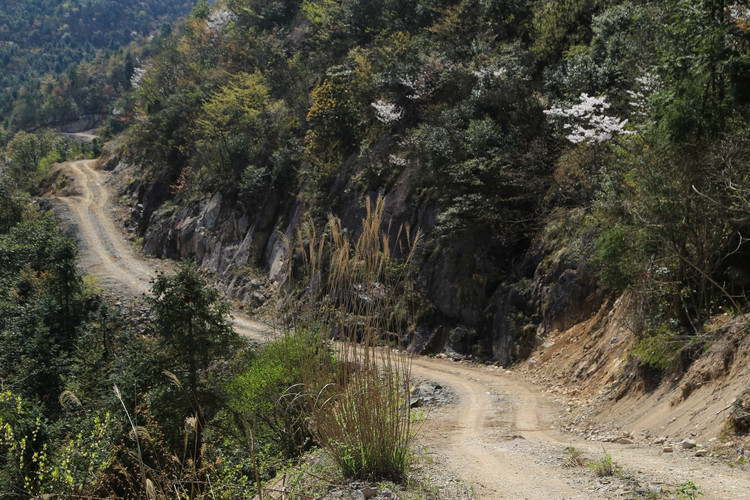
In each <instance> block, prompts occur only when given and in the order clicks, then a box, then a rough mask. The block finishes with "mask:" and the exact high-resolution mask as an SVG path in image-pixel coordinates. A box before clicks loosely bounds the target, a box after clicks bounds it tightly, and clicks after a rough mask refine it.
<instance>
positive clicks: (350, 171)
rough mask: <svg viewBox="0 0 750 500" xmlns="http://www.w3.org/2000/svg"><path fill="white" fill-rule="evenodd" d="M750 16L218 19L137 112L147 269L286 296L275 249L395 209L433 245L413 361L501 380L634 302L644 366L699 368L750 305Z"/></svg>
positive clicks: (387, 1) (645, 13)
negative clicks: (706, 342) (628, 295)
mask: <svg viewBox="0 0 750 500" xmlns="http://www.w3.org/2000/svg"><path fill="white" fill-rule="evenodd" d="M749 15H750V11H748V9H747V7H746V6H745V4H744V2H723V1H718V0H716V1H715V0H680V1H677V0H675V1H669V2H648V1H638V2H636V1H632V2H630V1H606V2H605V1H597V0H587V1H583V0H582V1H539V2H504V1H491V0H462V1H448V0H445V1H439V2H421V1H396V0H382V1H376V2H372V1H366V2H365V1H355V0H351V1H348V0H347V1H342V2H329V1H303V2H295V1H287V2H258V1H250V0H247V1H240V0H234V1H228V2H225V3H222V4H220V5H219V6H218V7H217V8H216V9H215V10H213V11H211V12H209V11H205V12H203V13H201V14H194V15H193V17H192V18H191V20H190V21H189V22H188V23H187V25H186V26H185V27H184V28H183V29H182V30H181V31H179V32H175V33H174V34H173V35H172V36H171V37H170V38H169V39H168V40H166V41H165V42H164V44H163V47H162V49H161V50H160V51H159V52H158V53H157V54H155V55H154V57H153V58H151V59H150V60H149V62H148V65H147V70H146V73H145V74H144V76H143V78H142V79H141V81H140V83H139V88H138V89H136V91H135V92H136V95H137V108H138V113H140V119H139V123H138V124H137V125H136V126H135V127H134V128H133V129H132V131H131V132H130V138H131V139H130V142H129V146H128V153H127V154H128V155H130V156H131V157H132V159H133V160H134V161H136V162H137V163H139V164H141V165H143V166H144V167H145V170H144V182H143V183H141V184H140V185H139V186H136V187H137V189H138V192H137V195H138V196H139V201H140V202H141V203H142V205H143V213H142V214H140V215H141V218H140V219H139V221H138V223H139V225H140V229H141V231H143V232H144V236H145V249H146V250H147V251H148V252H150V253H155V254H157V255H168V256H179V257H192V258H197V259H198V261H199V262H202V263H203V265H204V266H205V267H208V268H210V269H212V270H214V271H217V272H219V273H226V272H228V273H230V274H231V273H232V272H235V271H236V269H238V268H240V267H241V266H243V265H245V264H249V265H256V266H261V267H266V269H268V268H270V269H271V275H272V276H271V277H272V278H274V279H283V277H280V276H278V273H276V272H275V271H276V270H277V268H278V266H277V265H276V264H277V260H278V258H279V253H280V250H279V246H278V239H277V238H276V236H275V231H276V230H281V231H284V232H286V234H287V236H292V237H293V236H294V234H295V231H296V229H295V227H296V225H297V224H298V221H299V217H300V214H301V213H306V214H310V215H311V216H312V217H313V218H318V220H322V217H323V216H324V215H325V214H326V213H328V212H333V213H336V214H340V215H341V216H342V218H343V219H344V221H345V223H346V224H347V225H348V226H349V227H350V228H351V229H352V230H354V231H356V230H357V229H356V221H357V218H356V216H354V214H356V213H358V210H361V207H362V206H363V204H364V201H363V200H364V199H365V198H367V197H368V196H371V195H372V194H373V193H378V192H380V193H383V194H385V195H386V196H387V199H388V200H389V207H388V210H387V212H388V214H389V215H390V216H391V217H392V218H393V221H394V222H396V223H399V222H407V223H410V224H411V227H412V228H419V229H420V230H422V231H423V232H424V233H426V235H427V238H426V243H425V245H424V247H423V252H422V254H421V270H420V276H419V280H418V281H419V285H420V287H419V288H420V290H421V294H422V295H421V296H422V298H423V302H422V303H423V308H422V309H421V315H420V316H419V317H418V318H416V319H415V328H416V331H417V332H418V334H417V338H416V340H415V343H416V345H418V346H419V348H420V349H421V348H425V346H428V347H429V346H432V347H431V348H437V349H440V348H442V346H443V345H445V344H446V343H447V344H448V345H449V346H450V347H451V348H453V349H455V350H458V351H460V352H463V353H465V354H473V355H475V356H477V357H479V358H485V359H495V360H499V361H501V362H503V363H509V362H512V361H513V360H516V359H519V357H522V356H523V355H524V353H525V352H528V350H529V349H530V347H531V346H532V345H533V344H534V343H535V341H536V340H535V339H536V338H537V335H543V334H544V332H545V331H547V330H549V329H551V328H560V327H564V326H566V325H569V324H570V323H571V321H573V322H574V321H576V320H579V319H580V318H581V317H583V316H585V315H586V314H587V311H588V312H590V311H591V309H592V308H595V307H596V306H597V304H598V303H599V301H600V300H601V299H602V297H604V296H606V295H607V294H608V293H617V292H618V291H622V290H624V289H626V288H632V289H635V290H638V291H639V297H641V298H642V300H643V310H644V316H643V318H642V320H643V325H642V327H643V328H642V330H641V334H642V343H641V344H640V348H639V349H640V350H639V353H640V356H641V359H642V361H643V362H644V363H647V364H653V365H656V366H660V367H665V366H667V365H672V364H674V363H678V364H679V363H682V362H689V359H690V358H691V356H692V355H694V354H695V353H696V352H699V351H700V342H698V345H696V344H695V341H696V339H697V338H703V337H702V336H700V335H698V334H699V333H700V332H701V330H702V325H703V323H704V321H706V319H707V318H709V317H710V316H711V315H713V314H715V313H716V312H717V311H722V310H724V309H725V308H728V309H731V310H735V311H737V310H738V309H739V307H740V306H741V305H742V304H741V303H742V302H743V301H744V286H745V285H746V284H747V278H746V276H747V273H748V269H747V265H746V259H745V256H746V255H747V254H746V248H745V242H746V240H745V238H744V234H745V231H746V230H747V224H748V221H749V219H748V212H747V204H746V192H745V191H746V187H745V183H746V179H747V174H748V156H747V151H746V144H747V141H746V136H747V110H748V98H749V97H750V94H748V89H749V88H750V87H749V86H748V83H749V80H748V78H749V77H750V67H749V66H748V64H750V63H748V59H747V56H748V49H750V46H749V45H748V42H749V41H750V31H749V30H748V16H749ZM136 187H134V189H136ZM216 193H219V194H220V197H219V198H216V197H214V198H213V199H212V205H211V206H212V207H214V208H217V207H216V203H217V202H218V204H219V205H218V209H219V210H220V212H221V214H222V217H221V218H220V220H219V221H218V222H216V224H215V227H211V228H209V229H210V231H205V230H202V229H201V227H202V224H203V222H201V220H200V215H201V213H202V212H201V211H202V210H204V207H205V201H204V202H201V200H204V199H205V200H208V198H211V197H212V196H214V195H215V194H216ZM167 200H170V201H171V202H172V203H168V204H167V205H164V206H163V208H162V209H161V211H158V212H156V213H155V210H157V208H158V207H159V205H160V204H161V203H163V202H165V201H167ZM182 207H185V209H184V210H183V209H182ZM203 213H205V211H204V212H203ZM227 221H245V222H242V224H245V225H244V226H242V225H240V226H238V225H237V224H236V223H230V222H227ZM248 221H249V222H248ZM224 222H226V224H224ZM212 224H213V222H212ZM222 224H224V225H222ZM172 228H174V231H171V229H172ZM170 231H171V232H170ZM168 234H169V236H167V235H168ZM275 263H276V264H275ZM233 269H234V270H235V271H232V270H233ZM241 293H242V291H241V290H240V294H241ZM458 326H460V327H461V328H458V329H456V327H458ZM680 360H681V361H680Z"/></svg>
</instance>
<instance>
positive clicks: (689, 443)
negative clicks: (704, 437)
mask: <svg viewBox="0 0 750 500" xmlns="http://www.w3.org/2000/svg"><path fill="white" fill-rule="evenodd" d="M680 446H682V449H683V450H692V449H693V448H695V447H696V442H695V439H690V438H687V439H683V440H682V442H680Z"/></svg>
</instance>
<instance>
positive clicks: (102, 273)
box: [58, 160, 272, 341]
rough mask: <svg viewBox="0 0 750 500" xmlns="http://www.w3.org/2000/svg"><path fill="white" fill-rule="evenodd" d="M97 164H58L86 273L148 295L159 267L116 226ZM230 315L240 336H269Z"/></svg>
mask: <svg viewBox="0 0 750 500" xmlns="http://www.w3.org/2000/svg"><path fill="white" fill-rule="evenodd" d="M96 164H97V161H96V160H79V161H71V162H66V163H63V164H61V165H60V168H61V170H62V172H63V173H64V174H65V175H66V176H68V178H69V179H71V182H72V186H71V189H69V190H68V191H70V192H72V193H74V194H73V195H72V196H60V197H58V199H59V200H60V201H61V202H62V203H64V204H65V205H66V206H67V207H68V208H69V209H70V211H71V213H72V214H73V216H74V218H75V221H76V224H77V226H78V229H79V233H80V239H81V245H82V247H83V252H84V254H85V261H86V262H87V267H88V270H89V272H90V273H91V274H93V275H95V276H96V277H97V278H98V279H99V281H100V283H101V285H102V286H104V287H107V288H115V289H119V290H121V289H122V287H126V288H128V289H130V290H131V291H132V292H134V294H135V295H142V294H145V293H148V292H149V291H150V290H151V280H152V278H153V277H154V276H155V275H156V270H157V269H156V267H157V265H158V264H157V263H156V262H154V261H151V262H149V261H147V260H146V259H145V258H144V257H143V256H142V255H140V254H137V253H136V252H135V250H134V248H133V246H132V245H131V244H130V243H129V242H128V241H127V239H126V238H125V237H124V235H123V233H122V231H121V230H120V229H118V228H117V227H115V224H114V222H113V220H112V219H113V217H112V212H113V210H114V208H113V207H112V204H111V201H110V200H111V195H110V190H109V189H108V187H107V186H106V184H105V181H106V178H105V174H104V173H103V172H102V171H101V170H99V169H97V168H96ZM160 267H166V266H160ZM232 316H233V322H234V328H235V330H236V331H237V332H238V333H239V334H240V335H243V336H245V337H248V338H251V339H253V340H258V341H264V340H267V339H268V338H269V336H270V335H271V333H272V329H271V327H270V326H268V325H266V324H265V323H261V322H259V321H256V320H253V319H251V318H249V317H247V316H246V315H244V314H242V313H241V312H239V311H237V310H233V311H232Z"/></svg>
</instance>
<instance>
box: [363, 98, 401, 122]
mask: <svg viewBox="0 0 750 500" xmlns="http://www.w3.org/2000/svg"><path fill="white" fill-rule="evenodd" d="M370 106H372V107H373V108H375V113H376V115H377V117H378V120H380V121H381V122H383V123H393V122H395V121H398V120H399V119H401V117H402V116H403V114H404V110H403V109H401V108H399V107H398V106H396V105H395V104H392V103H390V102H387V101H384V100H382V99H378V100H377V101H375V102H373V103H371V104H370Z"/></svg>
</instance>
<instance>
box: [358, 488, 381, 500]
mask: <svg viewBox="0 0 750 500" xmlns="http://www.w3.org/2000/svg"><path fill="white" fill-rule="evenodd" d="M359 491H360V492H361V493H362V495H364V497H365V498H372V497H374V496H376V495H377V494H378V490H376V489H375V488H362V489H361V490H359Z"/></svg>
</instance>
